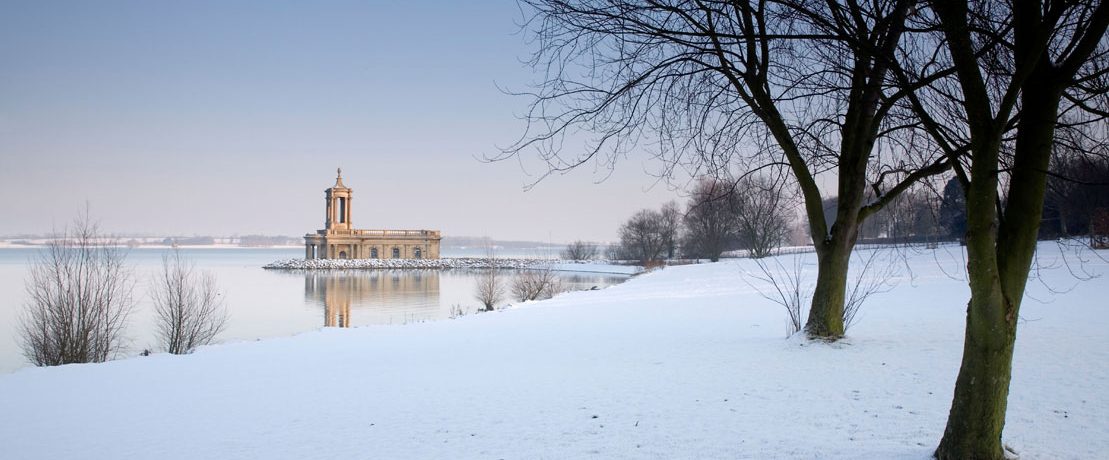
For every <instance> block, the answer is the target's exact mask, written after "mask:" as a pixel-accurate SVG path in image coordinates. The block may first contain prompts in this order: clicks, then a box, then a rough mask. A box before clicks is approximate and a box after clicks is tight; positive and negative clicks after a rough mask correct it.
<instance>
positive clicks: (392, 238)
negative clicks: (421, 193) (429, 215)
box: [304, 169, 442, 259]
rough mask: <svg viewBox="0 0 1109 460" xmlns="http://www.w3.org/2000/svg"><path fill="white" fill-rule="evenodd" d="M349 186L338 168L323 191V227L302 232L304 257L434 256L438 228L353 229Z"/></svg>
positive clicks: (374, 257)
mask: <svg viewBox="0 0 1109 460" xmlns="http://www.w3.org/2000/svg"><path fill="white" fill-rule="evenodd" d="M351 195H353V193H352V190H351V189H350V188H348V187H347V186H346V185H343V170H342V169H340V170H338V177H336V178H335V185H334V186H332V187H331V188H329V189H327V190H325V191H324V196H325V199H326V202H327V218H326V220H324V229H323V230H317V231H316V233H309V234H307V235H304V258H305V259H438V258H439V241H440V240H441V239H442V237H441V236H440V235H439V231H438V230H357V229H355V228H354V227H353V224H352V223H351V219H350V217H351Z"/></svg>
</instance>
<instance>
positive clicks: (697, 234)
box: [682, 177, 736, 262]
mask: <svg viewBox="0 0 1109 460" xmlns="http://www.w3.org/2000/svg"><path fill="white" fill-rule="evenodd" d="M735 210H736V193H735V187H732V184H731V183H729V182H727V181H723V180H719V179H715V178H712V177H702V178H701V179H700V180H698V181H697V185H696V186H695V187H694V189H693V193H692V194H691V196H690V197H689V204H687V205H686V211H685V216H684V217H683V218H682V224H683V225H684V228H685V237H684V238H683V241H684V243H683V244H682V246H683V251H685V253H686V254H688V255H690V256H693V257H697V258H706V259H709V260H712V261H713V262H716V261H717V260H720V254H722V253H723V252H724V251H725V250H727V249H728V246H729V245H731V244H734V243H735V241H736V216H735Z"/></svg>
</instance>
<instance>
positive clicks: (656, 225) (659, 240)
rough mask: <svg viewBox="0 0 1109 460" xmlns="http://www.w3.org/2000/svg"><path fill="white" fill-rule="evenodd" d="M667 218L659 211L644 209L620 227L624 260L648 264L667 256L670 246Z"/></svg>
mask: <svg viewBox="0 0 1109 460" xmlns="http://www.w3.org/2000/svg"><path fill="white" fill-rule="evenodd" d="M665 225H666V224H665V218H664V217H663V215H662V213H661V212H659V211H655V210H651V209H643V210H640V211H639V212H637V213H635V214H634V215H632V216H631V218H629V219H628V221H627V222H625V223H624V224H623V225H621V226H620V253H621V258H622V259H631V260H638V261H640V262H643V263H646V262H649V261H653V260H660V259H662V258H663V257H664V256H665V255H666V251H667V249H668V244H669V243H670V241H669V240H668V239H667V238H668V235H667V230H666V229H665V228H664V227H665Z"/></svg>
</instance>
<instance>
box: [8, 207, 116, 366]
mask: <svg viewBox="0 0 1109 460" xmlns="http://www.w3.org/2000/svg"><path fill="white" fill-rule="evenodd" d="M125 259H126V253H125V252H124V250H122V249H120V248H119V247H118V246H116V245H115V244H114V242H113V241H110V240H108V239H106V238H104V237H103V236H102V235H101V234H100V231H99V229H98V227H97V225H96V224H94V223H92V222H91V221H90V220H89V216H88V212H87V211H86V212H85V214H83V215H82V216H79V217H78V218H77V219H76V220H75V221H74V224H73V227H72V228H67V229H64V230H63V231H62V232H61V233H60V234H58V233H55V234H54V235H53V237H52V238H51V240H50V243H48V245H47V247H46V249H44V250H42V251H41V252H40V253H39V254H38V256H37V257H36V259H35V260H34V261H33V262H32V264H31V269H30V276H29V278H28V279H27V281H26V289H27V294H28V297H29V298H30V302H29V303H28V304H27V305H26V306H25V309H24V311H23V316H22V318H21V320H20V325H19V327H20V335H21V339H22V341H21V343H20V345H21V347H22V348H23V354H24V356H26V357H27V359H28V360H29V361H30V362H31V363H33V364H34V365H36V366H57V365H61V364H70V363H93V362H103V361H107V360H109V359H111V358H113V357H115V356H116V355H118V354H119V353H120V352H121V351H122V350H123V348H124V337H123V328H124V326H125V325H126V323H127V318H128V316H129V315H130V314H131V310H132V307H133V306H134V302H133V299H132V291H133V290H134V286H135V283H134V280H133V279H132V276H131V273H130V271H129V270H128V269H127V267H126V266H125V265H124V262H125Z"/></svg>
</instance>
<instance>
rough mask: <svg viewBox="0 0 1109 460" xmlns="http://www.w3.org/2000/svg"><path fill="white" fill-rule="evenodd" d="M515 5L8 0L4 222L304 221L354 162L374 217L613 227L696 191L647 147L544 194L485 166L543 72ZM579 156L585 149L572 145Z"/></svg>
mask: <svg viewBox="0 0 1109 460" xmlns="http://www.w3.org/2000/svg"><path fill="white" fill-rule="evenodd" d="M520 17H521V15H520V11H519V9H518V7H517V5H516V3H515V2H514V1H512V0H495V1H493V0H490V1H483V2H477V1H475V2H457V1H443V2H427V1H421V2H416V1H413V2H360V1H314V2H302V1H188V2H178V1H168V0H167V1H161V0H154V1H151V0H132V1H100V2H88V1H47V2H44V1H37V0H35V1H11V0H3V1H2V2H0V235H13V234H19V233H47V232H49V231H50V230H51V229H52V228H53V227H55V226H60V225H63V224H65V223H67V222H68V221H70V220H71V219H72V218H73V216H75V215H76V214H77V213H78V212H79V211H80V210H82V209H83V208H84V206H85V203H86V202H87V203H89V205H90V207H91V213H92V215H93V217H94V218H97V219H98V220H99V221H100V222H101V224H102V226H103V227H104V228H105V229H106V230H108V231H110V232H119V233H123V232H125V233H156V234H177V235H192V234H216V235H230V234H251V233H265V234H285V235H301V234H304V233H305V232H309V231H312V230H315V229H317V228H320V227H321V226H322V224H323V217H324V209H323V204H324V200H323V190H324V189H325V188H327V187H329V186H330V185H331V184H333V183H334V179H335V169H336V167H342V168H343V176H344V181H345V183H346V184H347V185H348V186H350V187H352V188H353V189H354V201H353V203H354V208H353V212H354V214H353V218H352V220H353V222H354V224H355V225H356V226H357V227H359V228H432V229H441V230H443V232H444V234H445V235H448V236H449V235H456V236H482V235H487V236H491V237H493V238H497V239H530V240H540V241H548V240H551V241H555V242H559V241H569V240H574V239H579V238H583V239H592V240H612V239H614V238H615V236H616V228H617V226H618V225H619V223H620V222H622V221H623V220H624V219H626V218H627V217H628V216H629V215H630V214H632V213H633V212H635V211H636V210H638V209H640V208H644V207H657V206H658V205H660V204H661V203H663V202H665V201H668V200H670V199H675V198H677V199H679V200H680V199H681V198H680V194H679V193H678V192H674V191H672V190H669V189H668V188H667V187H666V186H665V184H657V185H656V184H655V180H654V179H653V178H652V177H651V176H650V175H648V174H647V173H646V172H645V171H649V170H652V169H654V168H656V167H657V165H653V164H651V163H650V162H649V161H648V159H647V158H646V156H638V157H637V156H635V155H632V156H630V157H629V158H628V159H627V160H625V161H623V162H622V163H620V164H619V165H618V168H617V170H616V173H615V174H614V175H613V176H612V177H610V178H608V179H607V180H606V181H604V182H602V183H600V184H596V182H597V181H599V180H601V179H602V178H603V177H604V176H606V171H594V168H592V167H586V168H582V169H581V170H578V171H575V172H573V173H571V174H568V175H564V176H555V177H551V178H548V179H547V180H545V181H543V182H542V183H540V184H539V185H538V186H537V187H536V188H535V189H533V190H531V191H528V192H524V191H523V185H524V184H526V183H529V182H531V181H532V180H533V177H531V176H528V175H527V173H525V172H524V171H522V169H521V167H522V166H525V167H526V168H525V169H528V170H529V171H528V172H530V173H531V174H536V173H539V172H542V170H541V169H540V168H539V167H537V166H535V165H527V164H524V165H521V164H520V163H518V162H516V161H509V162H503V163H497V164H486V163H482V162H480V161H478V160H477V159H475V158H476V157H481V156H482V155H487V154H495V153H497V152H498V151H499V150H498V148H497V147H498V146H505V145H508V144H509V143H511V142H512V141H513V140H515V139H516V138H517V136H519V135H520V134H521V132H522V129H523V122H522V121H520V120H519V119H518V117H517V116H518V114H520V113H522V112H523V111H524V109H525V107H526V103H527V101H526V100H525V99H523V98H519V97H513V96H509V95H505V94H504V93H502V91H501V89H499V87H500V88H508V89H513V90H526V89H527V88H528V86H527V85H528V83H529V82H531V81H534V80H536V79H538V78H539V76H538V75H535V74H533V73H532V71H531V70H530V69H529V68H527V67H526V66H525V65H523V64H522V63H521V59H523V58H525V57H526V56H527V55H528V53H529V51H530V50H531V48H530V45H528V44H527V43H526V40H525V37H524V36H522V35H520V34H518V33H517V29H518V27H517V25H516V24H517V23H518V22H519V21H520ZM569 148H570V149H571V151H573V150H574V149H579V148H580V146H579V145H573V146H571V147H569Z"/></svg>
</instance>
